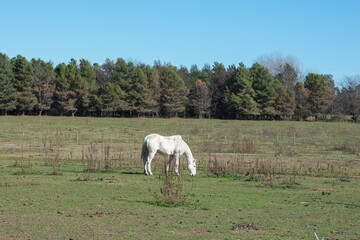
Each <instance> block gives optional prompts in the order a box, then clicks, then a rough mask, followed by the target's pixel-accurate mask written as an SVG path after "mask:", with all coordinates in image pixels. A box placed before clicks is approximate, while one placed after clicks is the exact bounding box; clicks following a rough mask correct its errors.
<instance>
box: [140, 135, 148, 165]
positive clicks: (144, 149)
mask: <svg viewBox="0 0 360 240" xmlns="http://www.w3.org/2000/svg"><path fill="white" fill-rule="evenodd" d="M146 140H147V138H146V137H145V138H144V140H143V143H142V148H141V160H143V159H144V157H145V156H146V155H147V154H148V149H147V146H146Z"/></svg>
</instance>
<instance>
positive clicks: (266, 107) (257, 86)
mask: <svg viewBox="0 0 360 240" xmlns="http://www.w3.org/2000/svg"><path fill="white" fill-rule="evenodd" d="M250 73H251V78H252V87H253V89H254V91H255V101H256V103H257V104H258V108H259V110H260V114H262V115H266V116H269V115H273V114H274V113H275V109H274V104H275V99H276V97H277V93H276V91H275V84H274V82H275V81H274V78H273V76H272V75H271V74H270V73H269V71H268V70H267V69H266V68H265V67H263V66H261V65H260V64H258V63H255V64H254V65H253V66H252V67H251V68H250Z"/></svg>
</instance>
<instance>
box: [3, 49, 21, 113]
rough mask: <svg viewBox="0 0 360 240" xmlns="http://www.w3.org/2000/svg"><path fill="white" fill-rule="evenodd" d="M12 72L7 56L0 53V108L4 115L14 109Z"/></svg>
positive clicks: (14, 98) (14, 94) (15, 95)
mask: <svg viewBox="0 0 360 240" xmlns="http://www.w3.org/2000/svg"><path fill="white" fill-rule="evenodd" d="M13 77H14V76H13V72H12V69H11V64H10V60H9V57H8V56H6V55H5V54H2V53H0V110H3V111H4V114H5V116H6V115H7V112H8V111H12V110H14V109H16V105H17V102H16V98H17V94H16V90H15V88H14V86H13V83H12V81H13Z"/></svg>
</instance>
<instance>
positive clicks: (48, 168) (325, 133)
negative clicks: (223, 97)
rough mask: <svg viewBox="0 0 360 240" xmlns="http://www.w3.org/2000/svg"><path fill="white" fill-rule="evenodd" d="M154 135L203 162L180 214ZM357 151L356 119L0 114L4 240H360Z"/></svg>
mask: <svg viewBox="0 0 360 240" xmlns="http://www.w3.org/2000/svg"><path fill="white" fill-rule="evenodd" d="M153 132H156V133H159V134H162V135H173V134H180V135H182V137H183V139H184V140H185V141H186V142H188V143H189V146H190V148H191V150H192V151H193V154H194V156H195V157H196V158H197V159H198V174H197V176H195V177H190V176H188V172H187V170H186V166H185V163H184V162H185V161H184V158H182V165H181V167H182V177H181V186H182V188H183V195H184V197H185V202H184V203H183V204H180V205H179V206H170V207H169V206H168V207H166V206H167V205H163V204H162V203H161V202H160V203H159V201H157V200H156V199H157V198H156V196H157V195H159V194H160V188H161V187H162V185H163V178H162V175H163V172H162V170H163V166H164V165H163V164H164V161H165V160H166V158H165V157H162V156H156V157H155V160H154V161H153V165H152V168H153V170H154V175H155V176H153V177H148V176H144V175H142V172H143V170H142V162H141V161H140V159H139V156H140V147H141V142H142V138H143V137H144V136H145V135H147V134H149V133H153ZM359 153H360V127H359V126H358V125H356V124H353V123H325V122H316V123H315V122H313V123H310V122H274V121H271V122H265V121H262V122H260V121H228V120H226V121H225V120H191V119H186V120H185V119H100V118H60V117H0V239H144V238H149V239H195V238H196V239H315V236H314V232H316V233H317V234H318V236H319V237H326V238H328V239H359V238H360V233H359V230H358V229H360V220H359V219H360V188H359V175H360V159H359ZM177 179H178V178H174V181H177Z"/></svg>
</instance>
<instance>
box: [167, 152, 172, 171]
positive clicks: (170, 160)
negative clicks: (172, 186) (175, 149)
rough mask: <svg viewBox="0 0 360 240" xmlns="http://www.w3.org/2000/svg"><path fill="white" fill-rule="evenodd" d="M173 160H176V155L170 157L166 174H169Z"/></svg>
mask: <svg viewBox="0 0 360 240" xmlns="http://www.w3.org/2000/svg"><path fill="white" fill-rule="evenodd" d="M173 159H174V155H170V156H169V162H168V164H167V165H166V173H169V170H170V165H171V162H172V160H173Z"/></svg>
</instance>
